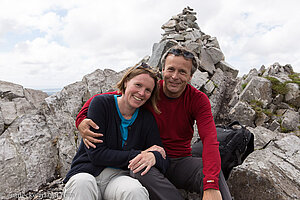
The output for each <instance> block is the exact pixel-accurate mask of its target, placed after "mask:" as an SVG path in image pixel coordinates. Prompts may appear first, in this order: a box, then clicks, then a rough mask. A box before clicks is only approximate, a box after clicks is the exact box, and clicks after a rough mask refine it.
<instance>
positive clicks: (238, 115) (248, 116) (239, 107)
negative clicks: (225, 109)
mask: <svg viewBox="0 0 300 200" xmlns="http://www.w3.org/2000/svg"><path fill="white" fill-rule="evenodd" d="M229 118H230V120H231V121H239V122H240V123H241V124H243V125H247V126H251V127H253V126H254V123H253V121H254V119H255V111H254V110H253V109H252V108H251V107H250V106H249V105H248V104H247V103H245V102H242V101H239V102H238V103H237V104H236V105H235V106H234V107H233V108H232V109H231V110H230V112H229Z"/></svg>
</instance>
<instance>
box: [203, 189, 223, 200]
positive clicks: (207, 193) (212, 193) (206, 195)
mask: <svg viewBox="0 0 300 200" xmlns="http://www.w3.org/2000/svg"><path fill="white" fill-rule="evenodd" d="M202 200H222V195H221V192H220V191H219V190H215V189H207V190H204V192H203V198H202Z"/></svg>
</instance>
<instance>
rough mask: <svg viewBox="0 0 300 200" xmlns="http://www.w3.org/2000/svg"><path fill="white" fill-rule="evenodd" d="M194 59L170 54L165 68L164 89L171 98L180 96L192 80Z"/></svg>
mask: <svg viewBox="0 0 300 200" xmlns="http://www.w3.org/2000/svg"><path fill="white" fill-rule="evenodd" d="M192 66H193V63H192V60H191V59H185V58H184V57H183V56H181V55H180V56H175V55H173V54H169V55H168V56H167V58H166V62H165V67H164V69H163V71H162V72H163V79H164V84H163V91H164V93H165V95H167V96H168V97H171V98H177V97H179V96H180V95H181V94H182V92H183V91H184V90H185V87H186V85H187V84H188V82H190V81H191V79H192V75H191V71H192Z"/></svg>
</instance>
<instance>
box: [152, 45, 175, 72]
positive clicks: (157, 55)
mask: <svg viewBox="0 0 300 200" xmlns="http://www.w3.org/2000/svg"><path fill="white" fill-rule="evenodd" d="M176 44H177V42H176V41H173V40H163V41H161V42H160V43H155V44H154V45H153V47H152V55H151V56H150V59H149V62H148V64H149V65H150V66H152V67H154V68H159V69H160V70H161V64H160V60H161V57H162V55H163V54H164V53H165V52H166V51H167V49H169V48H170V47H172V46H174V45H176Z"/></svg>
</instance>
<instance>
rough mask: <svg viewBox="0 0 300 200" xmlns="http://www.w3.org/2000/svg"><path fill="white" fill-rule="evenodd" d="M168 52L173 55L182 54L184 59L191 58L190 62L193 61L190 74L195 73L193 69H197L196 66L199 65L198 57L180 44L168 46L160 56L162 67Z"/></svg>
mask: <svg viewBox="0 0 300 200" xmlns="http://www.w3.org/2000/svg"><path fill="white" fill-rule="evenodd" d="M169 54H173V55H175V56H183V57H184V58H185V59H191V60H192V63H193V66H192V70H191V76H192V75H193V74H194V73H195V71H196V70H197V68H198V66H199V59H198V57H197V55H196V53H195V52H193V51H191V50H189V49H188V48H186V47H183V46H180V45H175V46H173V47H171V48H169V49H168V50H167V51H166V52H165V53H164V55H163V56H162V57H161V66H162V69H164V68H165V64H166V58H167V57H168V55H169Z"/></svg>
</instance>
